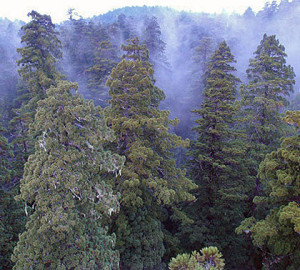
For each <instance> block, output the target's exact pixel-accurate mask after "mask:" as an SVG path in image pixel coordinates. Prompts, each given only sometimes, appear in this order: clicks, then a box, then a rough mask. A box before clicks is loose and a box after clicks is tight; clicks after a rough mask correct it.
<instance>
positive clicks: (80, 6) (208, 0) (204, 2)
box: [0, 0, 266, 23]
mask: <svg viewBox="0 0 300 270" xmlns="http://www.w3.org/2000/svg"><path fill="white" fill-rule="evenodd" d="M0 2H1V8H0V17H2V18H8V19H10V20H15V19H19V20H23V21H25V22H28V21H29V18H28V17H27V14H28V12H30V11H31V10H36V11H37V12H39V13H41V14H48V15H50V16H51V18H52V21H53V22H54V23H59V22H62V21H64V20H67V19H68V16H67V11H68V9H70V8H75V10H76V11H77V13H78V14H79V15H81V16H82V17H83V18H87V17H92V16H94V15H99V14H103V13H106V12H108V11H110V10H114V9H117V8H121V7H124V6H143V5H147V6H168V7H171V8H174V9H177V10H185V11H193V12H208V13H221V12H223V11H226V12H228V13H232V12H236V13H243V12H244V11H245V10H246V9H247V8H248V7H249V6H251V8H252V9H253V11H255V12H257V11H259V10H260V9H261V8H263V6H264V4H265V2H266V0H0Z"/></svg>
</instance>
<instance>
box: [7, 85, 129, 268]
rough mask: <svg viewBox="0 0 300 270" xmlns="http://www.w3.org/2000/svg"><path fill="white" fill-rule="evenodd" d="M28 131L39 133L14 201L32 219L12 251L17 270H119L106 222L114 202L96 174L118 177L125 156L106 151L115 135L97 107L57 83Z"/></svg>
mask: <svg viewBox="0 0 300 270" xmlns="http://www.w3.org/2000/svg"><path fill="white" fill-rule="evenodd" d="M74 90H75V91H76V94H75V96H73V95H72V93H71V92H72V91H74ZM32 128H33V129H34V130H42V134H41V135H40V136H39V138H38V141H37V142H36V145H35V153H34V154H32V155H31V156H30V157H29V159H28V162H27V163H26V165H25V171H24V175H23V178H22V180H21V194H20V195H18V196H17V199H18V200H23V201H25V205H26V207H25V211H28V209H29V208H30V207H31V208H32V211H33V214H32V215H30V219H29V221H28V222H27V224H26V231H25V232H24V233H22V234H21V235H20V238H19V242H18V245H17V246H16V248H15V250H14V256H13V258H12V259H13V261H14V262H15V263H16V264H15V266H14V269H24V268H26V269H31V268H33V269H75V268H76V269H77V268H78V269H117V268H118V254H117V252H116V251H114V250H113V245H114V238H113V236H110V235H108V234H107V232H106V229H105V222H104V221H105V217H106V216H107V217H109V216H110V215H111V214H112V212H114V211H117V209H118V207H119V206H118V200H117V196H116V195H114V194H113V193H112V190H111V188H110V186H109V185H108V184H106V182H105V181H104V180H103V179H101V178H100V176H99V174H100V173H101V172H103V171H108V172H109V171H110V172H115V173H120V170H121V166H122V163H123V162H124V159H123V158H121V157H120V156H118V155H115V154H112V153H111V152H109V151H105V150H104V149H103V146H102V144H103V143H104V142H105V141H107V140H110V139H113V138H114V135H113V132H112V131H111V130H110V129H109V128H108V127H107V126H106V124H105V119H104V117H103V115H102V111H101V109H100V107H95V106H94V105H93V102H92V101H89V102H88V101H86V100H84V99H83V98H82V97H81V96H80V95H79V94H78V93H77V85H76V84H74V83H69V82H65V81H61V82H59V83H58V85H57V87H54V86H52V87H50V88H49V89H48V90H47V98H45V99H44V100H41V101H39V102H38V108H37V113H36V116H35V121H34V125H33V126H32Z"/></svg>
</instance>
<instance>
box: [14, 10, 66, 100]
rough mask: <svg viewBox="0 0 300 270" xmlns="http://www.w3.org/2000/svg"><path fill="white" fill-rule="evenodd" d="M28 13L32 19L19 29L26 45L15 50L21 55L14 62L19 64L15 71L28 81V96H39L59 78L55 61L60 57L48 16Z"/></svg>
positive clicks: (59, 46)
mask: <svg viewBox="0 0 300 270" xmlns="http://www.w3.org/2000/svg"><path fill="white" fill-rule="evenodd" d="M28 16H30V17H31V19H32V20H31V21H30V22H29V23H28V24H26V25H24V26H23V27H22V28H21V30H22V31H23V33H24V35H23V36H22V39H21V43H25V44H26V45H25V46H24V47H22V48H19V49H17V52H18V53H19V54H20V55H21V59H20V60H18V62H17V63H18V65H19V66H20V69H19V74H20V75H21V77H22V79H23V80H24V81H26V82H28V88H29V91H30V92H31V93H32V96H34V97H38V98H39V99H41V98H42V97H43V96H45V95H46V90H47V89H48V88H49V87H50V86H51V85H54V82H55V80H56V79H57V78H59V77H60V75H59V74H58V72H57V71H56V62H57V59H60V58H61V57H62V53H61V44H60V41H59V39H58V38H57V35H58V32H56V31H55V25H54V24H53V23H52V21H51V17H50V16H48V15H41V14H39V13H38V12H36V11H34V10H33V11H31V12H30V13H28Z"/></svg>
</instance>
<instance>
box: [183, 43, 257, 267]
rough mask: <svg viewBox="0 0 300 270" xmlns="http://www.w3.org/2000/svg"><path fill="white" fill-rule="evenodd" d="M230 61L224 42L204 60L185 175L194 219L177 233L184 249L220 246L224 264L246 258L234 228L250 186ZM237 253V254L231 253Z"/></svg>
mask: <svg viewBox="0 0 300 270" xmlns="http://www.w3.org/2000/svg"><path fill="white" fill-rule="evenodd" d="M234 62H235V60H234V57H233V55H232V54H231V52H230V48H229V47H228V45H227V44H226V42H225V41H224V42H222V43H220V44H219V46H218V48H217V49H216V51H215V52H214V54H213V55H212V57H211V59H210V61H209V63H208V69H207V72H206V74H205V77H206V83H205V84H206V88H205V91H204V101H203V104H202V105H201V109H198V110H194V111H193V112H194V113H196V114H197V115H198V116H200V118H199V119H197V120H196V121H195V122H196V124H197V126H196V127H195V128H194V130H195V131H196V133H197V140H195V141H193V142H192V143H191V146H190V149H189V152H188V155H189V156H190V160H189V161H188V164H187V165H188V168H189V171H190V175H191V178H192V179H193V180H194V181H195V183H196V184H197V185H198V186H199V188H198V189H196V190H195V191H194V194H195V196H196V198H197V201H195V202H194V203H192V204H189V205H188V206H187V207H186V211H187V213H188V214H189V215H190V216H191V218H193V219H194V223H193V224H191V225H189V226H184V227H183V228H182V230H181V233H180V234H181V238H182V239H183V246H184V247H186V248H187V249H188V250H191V249H192V250H195V249H197V248H198V247H201V246H205V245H209V244H214V245H218V246H219V247H221V248H222V250H224V256H225V259H226V261H227V262H228V265H229V267H231V266H232V265H233V264H243V263H245V261H243V260H247V257H248V254H247V252H248V251H247V250H246V249H245V248H244V247H243V243H242V242H241V239H238V238H237V237H236V236H235V235H234V229H235V226H237V225H238V224H239V222H240V221H241V220H242V219H243V213H244V212H246V210H245V209H247V207H248V205H247V199H248V193H249V192H250V191H251V189H252V188H253V187H254V180H253V178H249V177H248V175H247V174H248V171H247V166H245V160H244V154H245V151H246V149H247V145H246V144H245V142H244V141H243V136H242V133H241V132H240V131H239V130H237V127H236V126H237V125H238V120H237V113H238V106H237V103H236V92H237V90H236V86H237V83H238V82H239V79H238V78H236V77H235V76H234V75H233V74H232V73H233V72H234V71H235V68H234V67H233V66H232V63H234ZM242 164H243V165H244V166H243V165H242ZM187 237H188V239H189V241H186V239H187ZM237 253H239V256H235V257H234V256H232V254H236V255H237Z"/></svg>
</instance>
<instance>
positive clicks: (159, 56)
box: [142, 16, 168, 68]
mask: <svg viewBox="0 0 300 270" xmlns="http://www.w3.org/2000/svg"><path fill="white" fill-rule="evenodd" d="M145 24H146V25H145V31H144V33H143V36H142V39H143V42H144V43H145V45H146V47H147V49H148V50H149V58H150V62H151V63H152V64H153V65H154V66H155V67H157V66H163V65H165V68H166V65H168V63H167V59H166V56H165V50H166V43H165V42H164V41H163V40H162V39H161V29H160V25H159V23H158V21H157V18H156V17H154V16H153V17H152V18H151V19H148V20H146V21H145Z"/></svg>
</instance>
